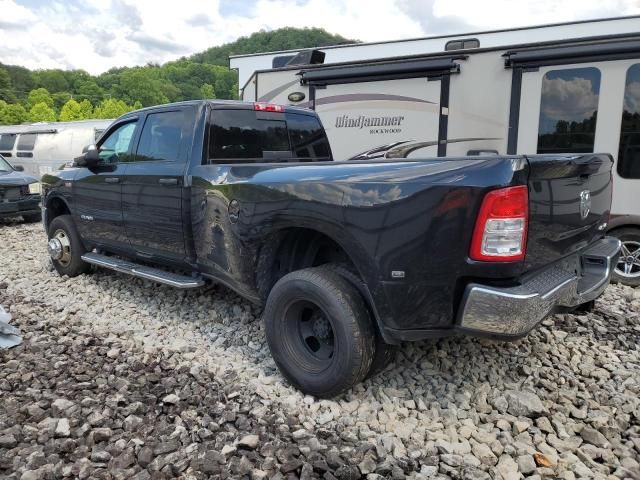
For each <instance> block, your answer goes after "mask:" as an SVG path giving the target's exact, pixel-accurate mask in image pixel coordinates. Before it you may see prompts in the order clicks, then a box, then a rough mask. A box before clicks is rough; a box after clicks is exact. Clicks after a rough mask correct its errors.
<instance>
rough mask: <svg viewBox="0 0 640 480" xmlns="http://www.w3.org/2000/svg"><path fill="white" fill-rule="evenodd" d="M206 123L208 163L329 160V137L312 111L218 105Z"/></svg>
mask: <svg viewBox="0 0 640 480" xmlns="http://www.w3.org/2000/svg"><path fill="white" fill-rule="evenodd" d="M209 125H210V126H209V149H208V155H207V163H209V164H211V163H217V164H219V163H265V162H266V163H270V162H314V161H315V162H318V161H329V160H331V150H330V148H329V141H328V140H327V137H326V134H325V133H324V129H323V128H322V126H321V125H320V121H319V120H318V118H317V117H315V116H314V115H306V114H304V113H296V112H290V111H287V112H286V113H284V114H283V113H274V112H256V111H254V110H245V109H243V110H240V109H220V108H217V109H215V110H213V111H212V112H211V117H210V124H209Z"/></svg>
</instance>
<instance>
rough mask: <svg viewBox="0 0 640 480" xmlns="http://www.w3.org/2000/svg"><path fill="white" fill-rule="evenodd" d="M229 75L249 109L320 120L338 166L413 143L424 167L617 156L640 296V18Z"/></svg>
mask: <svg viewBox="0 0 640 480" xmlns="http://www.w3.org/2000/svg"><path fill="white" fill-rule="evenodd" d="M283 63H284V66H277V65H282V64H283ZM274 65H276V68H271V67H272V66H274ZM230 67H231V68H236V69H238V73H239V78H240V79H241V81H242V80H244V84H243V83H241V85H243V88H242V90H241V92H240V93H241V98H242V99H243V100H248V101H257V102H273V103H282V104H286V105H297V106H304V107H308V108H311V109H314V110H316V111H317V112H318V113H319V115H320V118H321V120H322V122H323V124H324V127H325V129H326V131H327V135H328V137H329V140H330V143H331V148H332V151H333V154H334V157H335V158H339V159H343V158H356V157H358V155H359V154H362V153H363V152H367V151H371V149H374V148H375V147H378V146H383V145H400V144H402V143H407V144H408V145H409V143H410V142H412V143H413V144H414V145H416V146H419V147H421V148H417V147H412V146H411V145H409V146H408V147H407V148H409V149H411V148H413V149H414V150H415V155H419V156H424V155H433V156H440V157H456V156H461V155H469V154H492V153H493V154H495V153H499V154H505V153H506V154H535V153H581V154H584V153H591V152H607V153H610V154H612V155H613V157H614V161H615V166H614V169H613V176H614V189H613V190H614V195H613V206H612V215H611V221H610V223H609V226H608V229H609V230H610V231H611V232H612V233H614V234H617V235H618V236H619V237H620V238H621V240H622V241H623V244H624V250H623V252H624V255H622V256H621V263H620V264H619V265H618V268H617V269H616V278H618V279H619V280H623V281H625V282H626V283H630V284H636V285H640V16H632V17H621V18H613V19H603V20H592V21H582V22H572V23H565V24H555V25H548V26H537V27H528V28H518V29H513V30H501V31H493V32H476V33H471V34H463V35H447V36H443V37H431V38H424V39H416V40H405V41H395V42H379V43H370V44H367V43H364V44H353V45H337V46H332V47H324V48H322V49H321V50H319V51H302V52H297V51H286V52H270V53H265V54H256V55H241V56H232V57H230ZM256 67H258V68H256ZM409 156H410V157H411V155H409ZM359 158H362V156H360V157H359ZM539 188H540V189H545V188H546V189H549V188H550V186H549V185H544V183H543V182H540V185H539ZM567 200H569V199H567ZM538 208H540V209H543V208H546V207H545V206H544V205H539V206H538ZM550 213H551V212H550ZM556 213H557V212H556Z"/></svg>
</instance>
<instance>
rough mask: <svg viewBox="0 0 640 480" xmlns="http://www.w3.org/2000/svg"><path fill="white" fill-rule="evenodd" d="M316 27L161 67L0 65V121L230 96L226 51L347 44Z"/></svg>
mask: <svg viewBox="0 0 640 480" xmlns="http://www.w3.org/2000/svg"><path fill="white" fill-rule="evenodd" d="M352 42H354V40H349V39H346V38H344V37H342V36H340V35H333V34H330V33H328V32H326V31H325V30H322V29H319V28H311V29H300V28H291V27H287V28H281V29H279V30H274V31H270V32H264V31H261V32H256V33H254V34H252V35H250V36H248V37H241V38H239V39H238V40H236V41H234V42H230V43H226V44H223V45H220V46H218V47H212V48H209V49H207V50H205V51H203V52H200V53H196V54H194V55H191V56H190V57H185V58H181V59H179V60H176V61H173V62H168V63H165V64H163V65H154V64H150V65H146V66H141V67H124V68H114V69H111V70H109V71H107V72H105V73H103V74H101V75H97V76H93V75H90V74H88V73H87V72H85V71H84V70H61V69H48V70H33V71H31V70H28V69H26V68H24V67H19V66H15V65H3V64H2V63H0V124H2V125H7V124H16V123H23V122H27V121H53V120H62V121H67V120H81V119H84V118H113V117H115V116H119V115H121V114H122V113H125V112H127V111H129V110H132V109H133V108H137V107H140V106H149V105H157V104H161V103H168V102H177V101H181V100H190V99H197V98H235V96H236V95H237V91H238V85H237V75H236V73H235V72H233V71H230V70H229V69H228V67H227V65H228V56H229V55H232V54H247V53H257V52H264V51H270V50H289V49H301V48H313V47H321V46H327V45H336V44H340V43H352Z"/></svg>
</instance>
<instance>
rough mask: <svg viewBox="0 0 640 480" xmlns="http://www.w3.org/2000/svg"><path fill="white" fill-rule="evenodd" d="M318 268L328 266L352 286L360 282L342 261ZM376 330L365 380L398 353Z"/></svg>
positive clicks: (385, 366)
mask: <svg viewBox="0 0 640 480" xmlns="http://www.w3.org/2000/svg"><path fill="white" fill-rule="evenodd" d="M319 268H328V269H330V270H332V271H334V272H336V273H337V274H339V275H340V276H341V277H342V278H344V279H345V280H347V281H349V282H350V283H351V284H352V285H353V286H357V285H358V282H360V281H361V280H360V277H359V276H358V274H357V273H356V272H354V271H353V270H352V269H351V268H349V265H345V264H342V263H327V264H324V265H322V266H320V267H319ZM369 316H371V312H369ZM375 330H376V332H375V334H376V342H375V346H376V347H375V353H374V355H373V360H372V361H371V367H369V372H368V373H367V374H366V375H365V377H364V378H365V380H366V379H369V378H372V377H375V376H376V375H377V374H378V373H380V372H382V371H383V370H384V369H385V368H387V366H389V364H391V363H393V361H394V360H395V358H396V353H398V349H397V347H396V346H394V345H389V344H388V343H386V342H385V341H384V339H383V338H382V335H380V332H379V331H378V329H377V328H376V329H375Z"/></svg>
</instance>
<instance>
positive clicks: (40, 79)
mask: <svg viewBox="0 0 640 480" xmlns="http://www.w3.org/2000/svg"><path fill="white" fill-rule="evenodd" d="M33 76H34V80H35V83H36V85H37V86H39V87H44V88H46V89H47V90H48V91H50V92H52V93H57V92H68V91H70V90H71V88H70V87H71V86H70V85H69V82H68V81H67V78H66V76H65V72H64V70H59V69H55V70H38V71H36V72H33Z"/></svg>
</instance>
